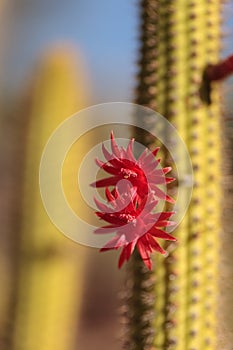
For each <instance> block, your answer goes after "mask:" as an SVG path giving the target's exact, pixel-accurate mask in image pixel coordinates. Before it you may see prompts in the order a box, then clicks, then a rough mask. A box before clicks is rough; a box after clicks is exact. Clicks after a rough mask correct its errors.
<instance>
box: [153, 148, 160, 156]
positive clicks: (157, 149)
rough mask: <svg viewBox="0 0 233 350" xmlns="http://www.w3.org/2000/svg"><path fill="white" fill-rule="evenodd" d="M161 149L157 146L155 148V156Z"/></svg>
mask: <svg viewBox="0 0 233 350" xmlns="http://www.w3.org/2000/svg"><path fill="white" fill-rule="evenodd" d="M159 150H160V147H157V148H155V149H154V151H153V152H152V153H153V155H154V156H155V157H156V156H157V153H158V151H159Z"/></svg>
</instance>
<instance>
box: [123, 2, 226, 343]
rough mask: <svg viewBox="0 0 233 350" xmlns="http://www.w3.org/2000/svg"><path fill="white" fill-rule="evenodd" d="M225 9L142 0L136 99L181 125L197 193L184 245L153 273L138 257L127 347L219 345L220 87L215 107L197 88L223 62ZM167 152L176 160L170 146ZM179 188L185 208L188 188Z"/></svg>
mask: <svg viewBox="0 0 233 350" xmlns="http://www.w3.org/2000/svg"><path fill="white" fill-rule="evenodd" d="M220 10H221V8H220V1H208V2H205V1H195V0H194V1H184V0H175V1H173V2H169V1H157V0H142V1H141V23H142V24H141V37H140V38H141V52H140V60H139V74H138V87H137V91H136V100H135V101H136V102H137V103H138V104H142V105H145V106H148V107H150V108H152V109H154V110H156V111H158V112H159V113H161V114H162V115H164V116H165V117H166V118H167V119H168V120H169V121H170V122H171V123H172V124H173V125H174V126H175V127H176V128H177V130H178V132H179V134H180V135H181V137H182V138H183V139H184V141H185V142H186V144H187V145H188V148H189V151H190V155H191V159H192V163H193V170H194V189H193V196H192V201H191V205H190V209H189V212H188V214H186V217H185V218H184V220H183V221H182V223H181V224H180V226H179V227H178V229H177V230H176V231H175V236H176V237H177V238H178V244H176V246H175V245H174V244H173V245H172V246H169V247H168V251H169V256H168V258H165V259H164V258H163V257H162V256H159V255H155V263H154V272H153V274H151V273H149V272H148V273H146V274H145V272H144V271H143V270H142V266H141V265H142V263H141V262H140V261H138V257H137V256H136V254H135V256H134V257H135V258H134V261H133V262H132V264H131V268H129V271H128V280H130V281H131V282H130V286H131V287H130V288H129V290H128V293H127V303H128V311H127V317H128V328H129V329H128V331H129V332H128V339H127V340H126V343H125V344H126V348H127V349H134V350H137V349H138V350H139V349H140V350H142V349H151V348H152V347H153V346H154V348H155V349H156V350H165V349H169V350H172V349H174V350H197V349H209V350H212V349H214V348H215V345H216V336H215V334H216V322H217V317H216V300H217V289H218V287H217V278H218V271H217V265H218V246H219V238H218V235H219V231H220V212H221V210H220V185H219V182H220V151H221V150H220V144H221V143H220V108H219V97H218V96H219V92H218V88H217V86H214V87H213V91H212V96H211V101H212V103H211V105H210V106H206V105H205V104H203V103H202V102H201V100H200V97H199V87H200V83H201V78H202V72H203V70H204V68H205V67H206V65H207V64H214V63H216V62H217V61H218V54H219V37H220V34H219V32H220V30H219V28H220V14H221V13H220ZM145 122H146V120H145ZM135 134H136V139H137V140H138V141H139V142H141V143H144V144H145V145H150V144H152V139H150V138H148V135H146V133H144V132H142V131H141V130H140V131H139V130H135V131H134V135H135ZM168 142H169V140H168ZM163 152H164V157H165V158H166V162H171V160H170V158H169V155H168V154H167V152H166V150H165V148H163ZM176 153H177V162H179V163H180V166H182V167H183V172H184V174H185V170H186V164H185V162H184V159H183V157H182V150H180V149H178V148H177V149H176ZM180 191H181V192H182V197H183V199H184V203H185V201H186V190H185V189H184V188H182V187H181V188H180ZM132 266H133V268H132ZM153 286H154V287H153ZM153 298H154V302H152V300H153ZM138 300H140V302H138ZM135 315H136V316H135ZM148 315H150V316H149V317H148ZM153 317H154V320H153ZM153 333H154V336H152V334H153ZM138 339H139V340H140V339H143V340H141V341H138Z"/></svg>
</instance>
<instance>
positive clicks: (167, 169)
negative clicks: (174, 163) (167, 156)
mask: <svg viewBox="0 0 233 350" xmlns="http://www.w3.org/2000/svg"><path fill="white" fill-rule="evenodd" d="M171 170H172V167H170V166H168V167H166V168H163V173H164V174H167V173H169V172H170V171H171Z"/></svg>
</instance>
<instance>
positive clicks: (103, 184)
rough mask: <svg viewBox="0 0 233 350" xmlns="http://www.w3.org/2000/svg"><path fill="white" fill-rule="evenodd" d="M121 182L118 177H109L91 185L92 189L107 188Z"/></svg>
mask: <svg viewBox="0 0 233 350" xmlns="http://www.w3.org/2000/svg"><path fill="white" fill-rule="evenodd" d="M118 181H119V178H118V177H117V176H112V177H107V178H105V179H102V180H98V181H96V182H93V183H92V184H91V186H92V187H97V188H99V187H107V186H115V185H116V184H117V182H118Z"/></svg>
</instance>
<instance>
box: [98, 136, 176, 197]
mask: <svg viewBox="0 0 233 350" xmlns="http://www.w3.org/2000/svg"><path fill="white" fill-rule="evenodd" d="M133 143H134V139H132V140H131V141H130V142H129V144H128V147H127V149H124V148H123V147H121V148H119V147H118V146H117V144H116V142H115V139H114V135H113V132H111V148H112V154H110V153H109V152H108V151H107V149H106V148H105V146H104V144H103V145H102V150H103V154H104V156H105V158H106V160H107V162H102V161H100V160H99V159H96V163H97V165H98V166H99V167H100V168H102V169H104V170H105V171H106V172H107V173H109V174H111V175H113V176H111V177H108V178H105V179H102V180H98V181H96V182H94V183H93V184H91V186H93V187H107V186H116V185H117V183H118V182H119V181H120V180H124V179H127V180H128V181H130V182H131V184H132V186H134V187H135V188H136V189H137V194H138V196H139V198H142V197H143V196H145V195H147V194H148V193H149V192H153V193H154V195H155V196H156V197H157V198H159V199H162V200H166V201H168V202H170V203H174V200H173V198H171V197H169V196H168V195H167V194H166V193H164V192H163V191H162V190H161V189H160V188H159V187H158V186H159V185H166V184H167V183H170V182H172V181H174V178H172V177H166V176H165V175H166V174H167V173H168V172H169V171H170V170H171V168H170V167H167V168H163V169H162V168H161V167H159V163H160V160H156V159H155V156H156V155H157V153H158V151H159V148H156V149H155V150H154V151H153V152H150V151H149V150H148V149H145V151H144V152H143V153H142V154H141V156H140V157H139V158H138V160H136V159H135V157H134V155H133ZM148 151H149V152H148Z"/></svg>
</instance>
